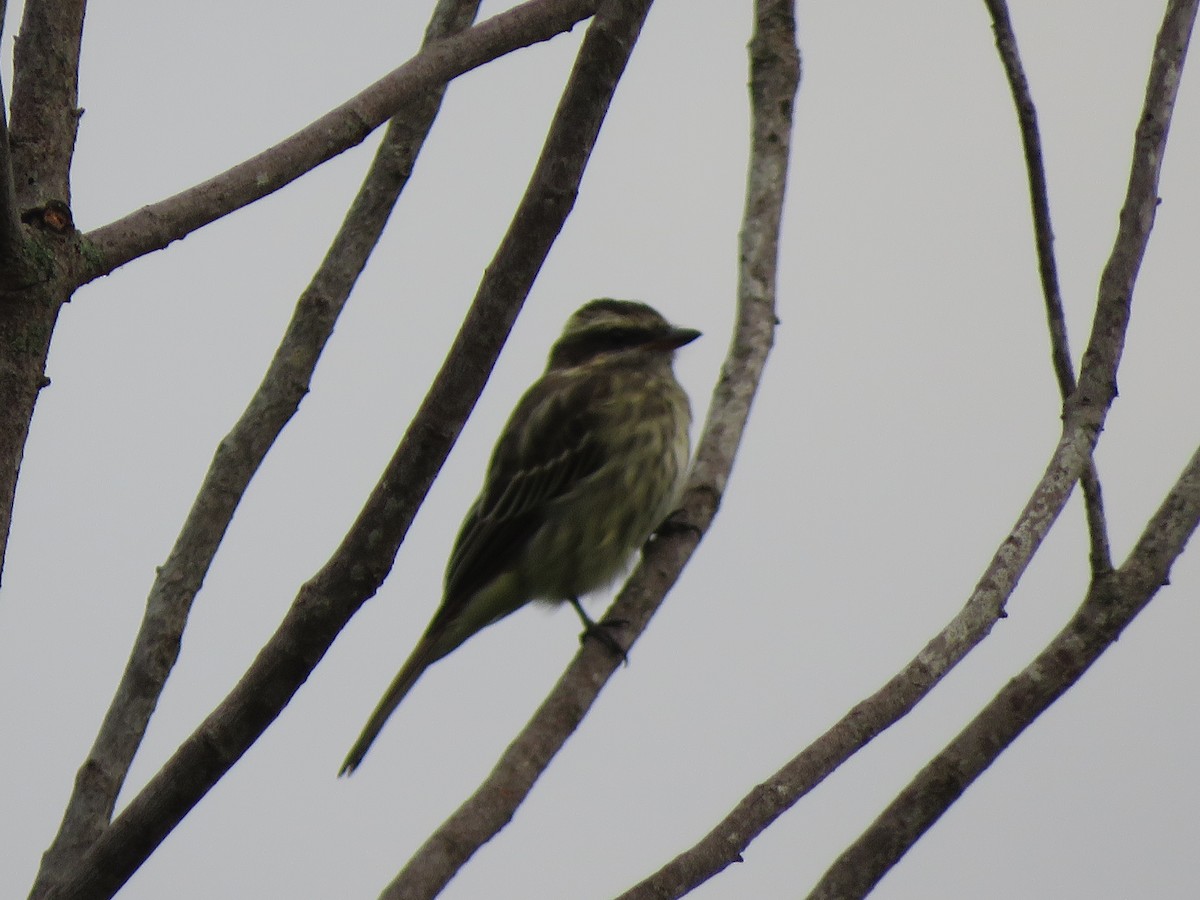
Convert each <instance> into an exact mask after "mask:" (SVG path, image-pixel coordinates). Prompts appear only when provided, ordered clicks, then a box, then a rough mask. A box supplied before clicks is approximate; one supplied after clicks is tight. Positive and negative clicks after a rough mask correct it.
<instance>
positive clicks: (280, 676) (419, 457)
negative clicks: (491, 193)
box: [47, 32, 627, 900]
mask: <svg viewBox="0 0 1200 900" xmlns="http://www.w3.org/2000/svg"><path fill="white" fill-rule="evenodd" d="M589 33H590V32H589ZM597 43H601V44H603V46H602V47H600V51H601V52H599V53H597V57H598V58H596V59H592V60H590V61H589V63H588V64H587V65H586V66H584V65H583V64H582V63H580V64H577V66H576V73H575V74H574V75H573V77H572V83H571V85H570V86H569V87H568V90H567V92H566V93H565V94H564V97H563V101H562V102H561V103H560V105H559V110H558V113H557V114H556V116H555V119H554V122H553V124H552V126H551V130H550V134H549V136H548V137H547V140H546V145H545V147H544V148H543V150H542V154H541V157H540V159H539V161H538V164H537V167H536V169H535V171H534V174H533V177H532V179H531V181H530V185H529V187H528V189H527V190H526V193H525V196H524V197H523V198H522V201H521V204H520V206H519V207H518V209H517V212H516V215H515V216H514V218H513V222H512V224H511V225H510V227H509V229H508V232H507V233H506V234H505V236H504V239H503V241H502V242H501V245H500V247H499V249H498V250H497V252H496V255H495V257H494V258H493V260H492V263H491V265H489V266H488V268H487V270H486V271H485V273H484V276H483V279H482V281H481V283H480V287H479V290H478V292H477V294H476V297H475V300H474V302H473V304H472V306H471V309H470V310H469V311H468V313H467V317H466V319H465V321H464V323H463V327H462V329H461V330H460V331H459V334H458V337H457V338H456V339H455V342H454V344H453V346H452V347H451V349H450V352H449V354H448V355H447V357H446V361H445V362H444V363H443V365H442V368H441V370H440V371H439V373H438V375H437V377H436V378H435V380H434V383H433V385H432V386H431V387H430V390H429V393H428V394H427V395H426V397H425V400H424V401H423V402H422V404H421V408H420V409H419V410H418V411H417V414H416V416H415V417H414V418H413V421H412V423H411V424H410V425H409V427H408V430H407V431H406V433H405V435H404V438H403V439H402V441H401V443H400V445H399V447H398V448H397V449H396V453H395V454H394V455H393V457H392V459H391V461H390V462H389V463H388V465H387V468H386V469H385V471H384V473H383V475H382V477H381V478H380V480H379V482H378V484H377V485H376V486H375V489H374V490H373V491H372V494H371V496H370V498H369V499H368V500H367V502H366V504H365V505H364V507H363V509H362V511H361V513H360V514H359V516H358V519H357V520H356V521H355V523H354V524H353V526H351V528H350V531H349V532H348V533H347V535H346V537H345V539H344V540H343V541H342V544H341V546H340V547H339V548H338V549H337V551H336V552H335V553H334V555H333V556H332V557H331V558H330V560H329V561H328V562H327V563H326V564H325V565H324V566H323V567H322V568H321V570H320V571H319V572H318V573H317V574H316V575H315V576H314V577H313V578H312V579H311V580H309V582H308V583H306V584H305V585H304V586H303V587H302V588H301V589H300V592H299V594H298V596H297V597H296V600H295V602H294V603H293V604H292V607H291V609H290V610H289V611H288V613H287V615H286V616H285V617H284V620H283V622H282V623H281V624H280V626H279V628H278V630H277V631H276V633H275V634H274V635H273V636H272V638H271V640H270V641H268V643H267V644H266V646H264V647H263V649H262V650H261V651H260V653H259V655H258V657H257V658H256V659H255V661H254V662H253V663H252V664H251V666H250V668H249V669H248V670H247V672H246V673H245V675H243V677H242V679H241V680H240V681H239V682H238V684H237V685H236V686H235V687H234V689H233V691H232V692H231V693H230V694H229V696H228V697H226V698H225V700H224V701H223V702H222V703H221V704H220V705H219V706H218V707H217V709H215V710H214V711H213V712H212V713H211V714H210V715H209V716H208V717H207V718H206V719H205V721H204V722H203V723H201V725H200V726H199V727H198V728H197V729H196V731H195V732H193V733H192V735H190V736H189V737H188V738H187V739H186V740H185V741H184V743H183V744H182V745H181V746H180V747H179V749H178V750H177V751H176V752H175V754H174V755H173V756H172V757H171V759H170V760H168V762H167V763H166V765H164V766H163V768H162V769H161V770H160V771H159V772H158V773H157V774H156V775H155V776H154V777H153V778H152V779H151V780H150V782H149V783H148V784H147V785H146V787H145V788H144V789H143V790H142V791H141V792H140V793H139V794H138V795H137V796H136V797H134V798H133V799H132V800H131V801H130V803H129V805H128V806H127V807H126V808H125V810H124V811H123V812H121V814H120V815H118V816H117V818H116V819H115V820H114V821H113V823H112V824H111V825H110V826H109V827H108V828H107V829H106V830H105V831H104V833H103V834H102V835H101V836H100V837H99V839H97V840H96V842H95V843H94V844H93V845H92V847H91V848H90V849H89V850H88V851H87V853H86V854H85V855H84V857H83V858H82V859H81V860H80V861H79V863H78V864H77V865H75V866H74V867H73V868H72V870H71V871H70V872H69V873H67V876H66V877H65V878H64V879H63V881H62V883H61V884H59V885H58V886H57V887H56V888H55V889H54V890H52V891H51V892H50V893H49V894H48V895H47V896H49V897H58V898H66V897H70V898H72V900H92V898H107V897H111V896H112V895H113V894H114V893H115V892H116V891H117V890H118V889H119V888H120V887H121V885H122V884H124V883H125V881H126V880H127V879H128V878H129V877H130V876H131V875H132V874H133V872H134V871H136V870H137V868H138V867H139V866H140V865H141V864H142V862H144V861H145V859H146V858H147V857H148V856H149V855H150V854H151V853H152V852H153V851H154V849H155V848H156V847H157V846H158V845H159V843H161V842H162V840H163V839H164V838H165V837H166V835H167V834H169V833H170V831H171V830H172V829H173V828H174V827H175V825H176V824H178V823H179V822H180V821H181V820H182V819H183V817H184V816H185V815H186V814H187V813H188V812H189V811H190V810H191V808H192V807H193V806H195V804H196V803H197V802H199V800H200V799H201V798H202V797H203V796H204V795H205V794H206V793H207V792H208V790H209V789H210V788H211V787H212V786H213V785H214V784H216V782H217V781H218V780H220V778H221V777H222V776H223V775H224V774H225V772H227V771H228V770H229V769H230V767H232V766H233V764H234V763H235V762H236V761H237V760H238V759H239V758H240V757H241V755H242V754H243V753H244V752H245V751H246V750H247V749H248V748H249V747H250V745H251V744H253V742H254V741H255V740H256V739H257V738H258V736H259V735H260V734H262V732H263V731H264V730H266V728H267V727H268V726H269V725H270V723H271V722H272V721H273V720H274V719H275V717H276V716H278V714H279V712H280V711H281V710H282V709H283V707H284V706H285V705H286V704H287V703H288V701H289V700H290V699H291V697H292V696H293V694H295V692H296V691H297V690H298V689H299V687H300V685H301V684H303V682H304V680H305V679H306V678H307V677H308V675H309V674H310V673H311V672H312V670H313V669H314V668H315V667H316V665H317V663H319V662H320V660H321V657H322V656H323V655H324V654H325V652H326V650H328V648H329V646H330V645H331V644H332V643H333V640H334V638H335V637H336V636H337V634H338V632H339V631H340V629H341V628H342V627H343V626H344V625H345V624H346V622H347V621H349V619H350V617H351V615H353V614H354V612H355V611H356V610H357V609H358V608H359V606H361V605H362V604H363V603H364V602H365V601H366V600H367V599H368V598H369V597H371V596H372V595H373V594H374V593H375V591H376V590H378V588H379V585H380V584H381V583H382V581H383V579H384V578H385V577H386V576H387V574H388V572H389V571H390V568H391V566H392V564H393V562H394V560H395V555H396V552H397V550H398V549H399V546H400V543H401V541H402V540H403V539H404V536H405V534H406V533H407V530H408V527H409V525H410V524H411V522H412V519H413V516H414V515H415V514H416V510H417V508H418V507H419V506H420V504H421V502H422V500H423V499H424V497H425V494H426V492H427V491H428V489H429V486H430V485H431V484H432V482H433V479H434V477H435V476H436V474H437V472H438V470H439V469H440V467H441V465H442V462H443V461H444V460H445V458H446V455H447V454H448V453H449V451H450V448H451V446H452V445H453V443H454V441H455V439H456V438H457V437H458V434H459V431H460V430H461V428H462V424H463V422H464V421H465V420H466V418H467V415H468V414H469V413H470V411H471V409H472V408H473V406H474V404H475V401H476V400H477V399H478V396H479V393H480V391H481V390H482V389H483V386H484V384H485V382H486V381H487V376H488V374H489V372H490V371H491V367H492V365H493V364H494V362H495V360H496V357H497V356H498V354H499V352H500V349H501V347H502V346H503V344H504V341H505V339H506V338H507V336H508V332H509V330H510V329H511V327H512V323H513V321H514V320H515V318H516V315H517V312H518V311H519V309H520V306H521V303H522V302H523V301H524V298H525V296H526V294H527V293H528V291H529V288H530V287H531V285H532V283H533V280H534V278H535V277H536V275H537V273H538V271H539V270H540V268H541V265H542V263H543V262H544V261H545V258H546V256H547V254H548V253H549V250H550V247H551V245H552V244H553V242H554V239H555V238H556V237H557V235H558V232H559V231H560V229H561V228H562V225H563V222H564V221H565V220H566V217H567V215H568V214H569V213H570V210H571V207H572V206H573V205H574V201H575V196H576V194H577V192H578V189H579V183H580V180H581V178H582V176H583V171H584V168H585V166H586V164H587V160H588V158H589V156H590V154H591V150H592V147H593V146H594V144H595V140H596V136H597V134H598V133H599V128H600V124H601V122H602V121H603V119H604V115H605V113H606V112H607V109H608V105H609V102H610V101H611V98H612V93H613V90H614V88H615V85H616V81H617V78H618V77H619V75H620V73H621V69H622V68H623V62H624V56H623V55H619V54H624V53H626V52H627V48H621V47H619V46H614V45H612V44H611V43H610V42H607V41H600V42H598V41H592V42H588V41H585V46H587V47H595V46H596V45H597ZM581 53H582V51H581Z"/></svg>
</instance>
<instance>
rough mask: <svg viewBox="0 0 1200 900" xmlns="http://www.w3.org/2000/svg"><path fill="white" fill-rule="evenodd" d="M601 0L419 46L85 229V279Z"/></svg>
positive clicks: (558, 2)
mask: <svg viewBox="0 0 1200 900" xmlns="http://www.w3.org/2000/svg"><path fill="white" fill-rule="evenodd" d="M597 3H598V0H527V2H525V3H522V4H521V5H519V6H516V7H513V8H512V9H509V10H506V11H505V12H502V13H500V14H498V15H496V16H493V17H492V18H490V19H486V20H485V21H483V22H480V23H479V24H478V25H476V26H474V27H473V28H469V29H467V30H466V31H464V32H462V33H460V34H457V35H455V36H453V37H449V38H446V39H445V40H441V41H436V42H434V43H433V44H431V45H429V46H427V47H426V48H425V49H423V50H421V52H420V53H418V54H417V55H416V56H414V57H413V58H412V59H410V60H409V61H408V62H406V63H405V64H404V65H402V66H400V67H399V68H398V69H395V70H394V71H392V72H391V73H390V74H388V75H386V76H384V77H383V78H381V79H380V80H379V81H377V82H375V83H374V84H373V85H371V86H370V87H368V88H367V89H366V90H364V91H362V92H361V93H359V94H358V95H357V96H355V97H353V98H351V99H350V100H348V101H347V102H346V103H343V104H342V105H341V106H339V107H338V108H337V109H335V110H332V111H331V112H328V113H326V114H325V115H323V116H321V117H320V118H319V119H317V120H315V121H314V122H312V123H311V124H310V125H307V126H305V127H304V128H302V129H301V130H300V131H298V132H296V133H295V134H293V135H292V136H291V137H289V138H287V139H285V140H283V141H281V142H280V143H278V144H276V145H275V146H274V147H271V148H269V149H267V150H264V151H263V152H261V153H259V154H257V155H256V156H253V157H251V158H250V159H248V160H246V161H245V162H242V163H239V164H238V165H236V166H234V167H233V168H231V169H228V170H227V171H225V172H223V173H221V174H220V175H217V176H215V177H214V178H210V179H209V180H208V181H205V182H203V183H202V184H198V185H196V186H195V187H192V188H188V189H187V190H186V191H183V192H181V193H179V194H176V195H175V196H173V197H168V198H167V199H165V200H160V201H159V202H158V203H153V204H151V205H150V206H146V207H143V208H142V209H139V210H138V211H137V212H134V213H130V214H129V215H127V216H125V217H124V218H122V219H119V220H118V221H116V222H112V223H110V224H108V225H105V226H103V227H102V228H97V229H96V230H95V231H92V232H89V233H88V234H87V235H86V236H85V244H84V252H83V260H82V261H81V263H80V265H81V269H80V272H79V282H80V284H83V283H86V282H88V281H91V280H92V279H94V278H99V277H100V276H101V275H107V274H108V273H110V272H112V271H113V270H114V269H116V268H117V267H118V266H123V265H124V264H125V263H127V262H129V261H130V260H133V259H136V258H138V257H139V256H144V255H145V254H147V253H151V252H153V251H155V250H161V249H162V248H163V247H166V246H167V245H168V244H170V243H171V242H172V241H177V240H179V239H180V238H182V237H185V236H186V235H188V234H190V233H191V232H193V231H195V230H196V229H197V228H200V227H202V226H204V225H207V224H209V223H210V222H214V221H216V220H217V219H219V218H221V217H222V216H225V215H228V214H229V213H231V212H233V211H234V210H237V209H240V208H242V207H243V206H245V205H247V204H248V203H253V202H254V201H255V200H258V199H260V198H262V197H265V196H267V195H268V194H271V193H273V192H275V191H277V190H279V189H280V188H282V187H284V186H285V185H287V184H290V183H291V182H292V181H295V180H296V179H297V178H299V177H300V176H301V175H303V174H305V173H306V172H308V171H310V170H311V169H313V168H315V167H316V166H318V165H320V164H321V163H323V162H326V161H328V160H329V159H332V158H333V157H335V156H337V155H338V154H339V153H342V152H343V151H345V150H348V149H350V148H351V147H354V146H356V145H357V144H359V143H361V142H362V141H363V140H365V139H366V137H367V135H369V134H370V133H371V132H372V131H374V130H375V129H376V128H378V127H379V126H380V125H382V124H383V123H384V122H386V121H387V120H388V119H389V118H391V117H392V116H393V115H395V113H396V111H397V110H398V109H400V107H402V106H404V105H405V104H407V103H411V102H413V101H415V100H418V99H419V98H420V96H421V95H422V94H424V93H425V92H427V91H431V90H435V89H437V88H439V87H440V86H442V85H445V84H446V83H447V82H448V81H450V80H451V79H453V78H456V77H457V76H459V75H462V74H463V73H464V72H469V71H471V70H472V69H474V68H477V67H479V66H481V65H483V64H484V63H487V62H490V61H492V60H494V59H496V58H497V57H499V56H503V55H504V54H506V53H511V52H512V51H514V50H517V49H520V48H521V47H526V46H529V45H530V44H534V43H537V42H539V41H546V40H549V39H550V38H552V37H554V36H555V35H557V34H560V33H562V32H564V31H569V30H570V29H571V28H572V27H573V26H574V25H575V24H576V23H577V22H579V21H580V20H582V19H586V18H587V17H588V16H590V15H591V14H592V13H593V12H594V11H595V7H596V5H597Z"/></svg>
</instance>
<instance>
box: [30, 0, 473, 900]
mask: <svg viewBox="0 0 1200 900" xmlns="http://www.w3.org/2000/svg"><path fill="white" fill-rule="evenodd" d="M478 8H479V0H440V2H439V4H438V5H437V7H436V8H435V9H434V13H433V17H432V19H431V21H430V24H429V27H428V29H427V30H426V33H425V44H426V45H428V44H430V43H432V42H433V41H436V40H440V39H441V38H443V37H445V36H447V35H450V34H454V33H457V32H459V31H462V30H463V29H464V28H467V27H469V26H470V24H471V21H472V20H473V19H474V17H475V15H476V13H477V11H478ZM443 94H444V87H442V88H438V89H436V90H433V91H431V92H430V93H428V94H426V95H423V96H422V97H419V98H418V99H417V100H416V101H414V102H413V103H412V104H410V105H409V106H406V107H405V108H403V109H402V110H401V111H400V112H399V113H397V115H396V116H395V117H394V118H393V119H392V121H391V123H390V124H389V126H388V129H387V133H386V135H385V136H384V139H383V142H382V144H381V145H380V147H379V150H378V152H377V153H376V155H375V159H374V161H373V163H372V165H371V168H370V170H369V171H368V173H367V176H366V178H365V179H364V181H363V185H362V188H361V189H360V190H359V193H358V196H357V197H356V198H355V200H354V203H353V204H352V205H351V207H350V210H349V211H348V213H347V214H346V218H345V221H343V223H342V226H341V228H340V229H339V231H338V233H337V235H336V236H335V238H334V240H333V243H332V245H331V246H330V248H329V252H328V253H327V254H326V256H325V259H324V260H323V261H322V262H321V265H320V266H319V267H318V269H317V271H316V273H315V274H314V276H313V278H312V281H311V282H310V283H309V285H308V287H307V288H306V289H305V291H304V292H303V293H302V294H301V295H300V298H299V300H298V302H297V304H296V309H295V312H294V313H293V315H292V320H291V322H290V323H289V324H288V327H287V330H286V332H285V334H284V337H283V340H282V341H281V343H280V345H279V348H278V349H277V350H276V351H275V356H274V358H273V359H272V360H271V364H270V367H269V368H268V370H267V373H266V375H265V376H264V378H263V381H262V384H261V385H259V387H258V390H257V391H255V393H254V396H253V397H252V398H251V400H250V402H249V404H248V406H247V407H246V411H245V412H244V413H243V414H242V416H241V418H240V419H239V420H238V422H237V424H235V425H234V427H233V429H232V430H231V431H230V432H229V434H228V435H226V437H225V439H224V440H222V441H221V443H220V445H219V446H218V448H217V452H216V454H215V456H214V458H213V461H212V464H211V465H210V467H209V470H208V473H207V475H206V476H205V479H204V483H203V485H202V486H201V488H200V490H199V492H198V493H197V495H196V499H195V501H194V502H193V504H192V509H191V511H190V512H189V514H188V517H187V520H186V521H185V522H184V525H183V529H182V530H181V531H180V534H179V536H178V538H176V540H175V545H174V547H173V548H172V549H171V552H170V555H169V556H168V557H167V560H166V562H165V563H164V564H163V565H162V566H160V567H159V569H158V571H157V574H156V576H155V579H154V584H153V586H152V587H151V589H150V595H149V597H148V599H147V601H146V612H145V615H144V617H143V619H142V624H141V628H140V629H139V631H138V635H137V638H136V640H135V642H134V647H133V650H132V651H131V653H130V657H129V662H128V663H127V664H126V667H125V672H124V674H123V675H122V678H121V682H120V685H119V686H118V688H117V691H116V694H115V696H114V697H113V701H112V704H111V705H110V707H109V709H108V712H107V714H106V715H105V717H104V721H103V723H102V724H101V726H100V730H99V733H98V734H97V736H96V741H95V743H94V744H93V745H92V748H91V751H90V752H89V753H88V756H87V759H86V760H85V761H84V763H83V765H82V766H81V767H80V769H79V772H78V773H77V774H76V776H75V785H74V789H73V791H72V794H71V798H70V800H69V801H68V804H67V809H66V812H65V814H64V816H63V821H62V825H61V827H60V828H59V831H58V834H57V836H56V837H55V839H54V842H53V844H52V845H51V847H50V849H49V850H47V852H46V854H45V855H44V856H43V858H42V865H41V870H40V872H39V875H38V880H37V882H36V883H35V885H34V889H33V892H32V894H33V896H35V897H36V896H41V895H42V894H44V893H45V892H46V891H48V890H49V889H50V887H51V886H52V885H53V884H54V883H55V881H56V879H57V877H58V876H59V875H61V874H62V873H63V872H64V871H66V869H67V868H69V867H70V866H71V865H73V864H74V863H75V862H76V861H77V860H78V859H79V857H80V856H82V854H83V853H84V852H85V851H86V850H87V848H88V847H90V846H91V845H92V844H93V843H94V842H95V841H96V839H97V838H99V836H100V835H101V834H102V833H103V831H104V829H105V828H106V827H107V826H108V823H109V821H110V819H111V817H112V812H113V808H114V806H115V804H116V800H117V795H118V794H119V792H120V790H121V787H122V785H123V784H124V782H125V778H126V776H127V775H128V772H129V766H130V765H131V763H132V762H133V758H134V755H135V754H136V752H137V749H138V747H139V746H140V745H141V742H142V739H143V738H144V736H145V732H146V727H147V725H148V724H149V721H150V717H151V715H153V713H154V710H155V708H156V706H157V704H158V700H159V697H160V696H161V694H162V690H163V687H164V686H165V684H166V680H167V677H168V676H169V675H170V672H171V670H172V669H173V668H174V665H175V662H176V660H177V659H178V656H179V649H180V642H181V640H182V636H183V630H184V627H185V626H186V624H187V619H188V614H189V613H190V611H191V607H192V602H193V601H194V599H195V597H196V595H197V594H198V593H199V591H200V588H201V585H202V584H203V583H204V579H205V577H206V575H207V573H208V570H209V567H210V566H211V564H212V561H213V558H214V556H215V555H216V552H217V548H218V547H219V546H220V543H221V541H222V539H223V538H224V536H225V531H226V529H227V528H228V527H229V523H230V521H231V520H232V518H233V514H234V512H235V511H236V509H237V507H238V505H239V504H240V502H241V499H242V497H243V495H244V493H245V491H246V488H247V487H248V486H249V484H250V480H251V479H252V478H253V477H254V475H255V473H256V472H257V471H258V468H259V466H260V465H261V464H262V461H263V459H264V458H265V457H266V454H267V452H268V451H269V450H270V448H271V447H272V446H273V445H274V442H275V439H276V438H277V437H278V436H279V434H280V432H281V431H282V430H283V428H284V426H285V425H286V424H287V423H288V422H289V421H290V420H291V418H292V416H293V415H295V413H296V410H297V409H298V407H299V405H300V401H301V399H302V398H303V397H304V395H305V394H306V393H307V392H308V389H309V383H310V381H311V378H312V374H313V371H314V369H315V368H316V365H317V361H318V360H319V358H320V355H321V352H322V350H323V349H324V347H325V343H326V341H327V340H328V339H329V336H330V334H332V332H333V328H334V325H335V324H336V322H337V319H338V317H339V315H340V314H341V311H342V309H343V308H344V307H345V304H346V301H347V299H348V298H349V296H350V291H351V289H352V288H353V287H354V284H355V282H356V280H357V279H358V276H359V274H360V273H361V272H362V270H363V268H364V266H365V265H366V263H367V260H368V258H369V257H370V254H371V252H372V250H373V249H374V248H375V245H376V243H377V241H378V240H379V237H380V235H381V234H382V233H383V228H384V226H385V225H386V223H387V220H388V216H389V215H390V214H391V211H392V209H393V208H394V206H395V204H396V201H397V199H398V198H399V196H400V193H401V191H402V190H403V189H404V186H405V185H406V184H407V182H408V178H409V176H410V175H411V173H412V169H413V166H414V164H415V162H416V158H417V154H418V153H419V152H420V150H421V146H422V145H423V143H424V141H425V138H426V136H427V135H428V133H429V129H430V128H431V127H432V125H433V121H434V118H435V117H436V116H437V113H438V109H439V108H440V106H441V100H442V96H443Z"/></svg>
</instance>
